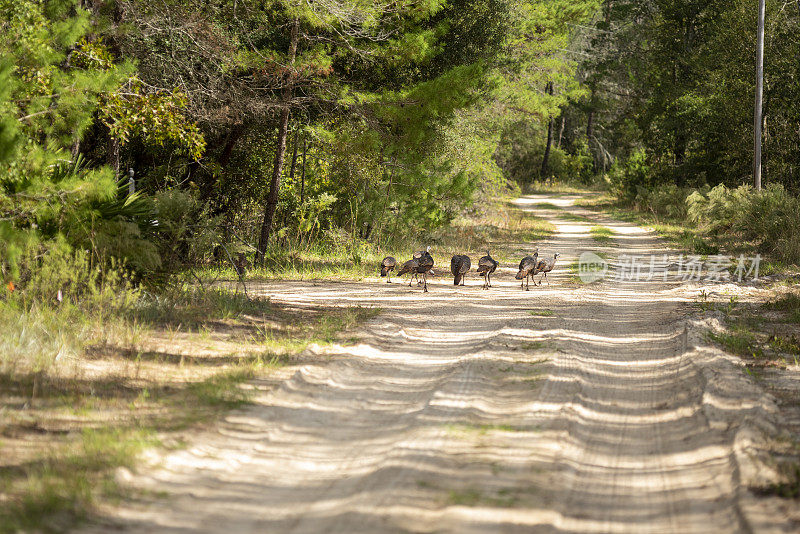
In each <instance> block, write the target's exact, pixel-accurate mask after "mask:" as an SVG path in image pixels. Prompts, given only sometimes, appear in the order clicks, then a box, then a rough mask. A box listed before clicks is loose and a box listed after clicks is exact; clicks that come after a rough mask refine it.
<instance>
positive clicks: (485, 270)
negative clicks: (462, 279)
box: [478, 250, 500, 289]
mask: <svg viewBox="0 0 800 534" xmlns="http://www.w3.org/2000/svg"><path fill="white" fill-rule="evenodd" d="M498 265H500V263H499V262H496V261H494V258H492V257H491V256H490V255H489V251H488V250H487V251H486V256H484V257H482V258H481V259H480V260H478V274H480V275H481V276H483V289H489V288H490V287H492V273H493V272H494V271H495V269H497V266H498Z"/></svg>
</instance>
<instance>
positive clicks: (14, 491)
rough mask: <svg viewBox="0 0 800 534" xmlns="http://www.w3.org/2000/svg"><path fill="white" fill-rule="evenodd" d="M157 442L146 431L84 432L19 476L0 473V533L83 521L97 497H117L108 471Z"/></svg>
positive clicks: (50, 528) (61, 526) (55, 528)
mask: <svg viewBox="0 0 800 534" xmlns="http://www.w3.org/2000/svg"><path fill="white" fill-rule="evenodd" d="M157 443H158V441H157V439H156V438H155V437H154V435H153V434H152V433H151V432H149V431H148V430H145V429H128V430H119V429H100V430H95V429H84V430H83V431H82V432H81V434H80V437H79V438H78V439H76V440H74V442H72V443H70V444H67V445H62V446H59V447H55V448H52V449H51V450H50V451H49V452H48V453H47V454H46V455H45V456H44V457H43V458H41V459H40V461H38V462H36V463H35V464H34V465H30V466H27V467H26V468H25V476H24V477H15V476H12V475H11V474H5V475H4V476H3V477H2V479H0V490H2V493H3V494H5V495H7V496H10V497H11V498H10V500H8V501H6V502H4V503H3V506H2V507H0V533H3V534H6V533H8V534H11V533H16V532H21V531H22V532H27V531H32V530H36V531H45V532H61V531H63V530H65V529H66V528H67V527H68V526H69V525H72V524H74V523H75V522H77V521H79V520H81V519H84V518H85V517H86V516H87V514H88V511H89V510H90V509H91V507H92V506H93V504H94V503H95V502H96V500H97V498H98V497H113V496H116V495H119V489H118V487H117V485H116V483H115V482H114V480H113V477H112V476H111V473H110V470H111V469H112V468H115V467H120V466H126V467H131V466H132V465H133V462H134V461H135V459H136V458H137V455H138V454H139V452H140V451H141V450H142V449H144V448H145V447H148V446H151V445H155V444H157Z"/></svg>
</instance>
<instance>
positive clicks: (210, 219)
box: [153, 189, 220, 272]
mask: <svg viewBox="0 0 800 534" xmlns="http://www.w3.org/2000/svg"><path fill="white" fill-rule="evenodd" d="M153 205H154V217H155V219H156V222H155V235H154V237H155V240H156V243H157V245H158V251H159V256H160V258H161V261H162V266H163V268H164V269H165V270H166V271H167V272H172V271H174V270H175V269H176V267H177V266H178V265H197V264H199V263H202V262H203V261H204V260H206V259H207V258H208V257H209V256H210V254H211V253H212V251H213V248H214V246H215V245H217V244H218V243H219V241H220V234H219V225H220V219H219V217H214V216H212V215H211V213H210V212H209V206H208V205H207V204H206V203H204V202H201V201H200V199H199V196H198V194H197V192H192V191H181V190H179V189H171V190H167V191H162V192H160V193H157V194H156V195H155V197H154V199H153Z"/></svg>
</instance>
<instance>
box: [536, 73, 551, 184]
mask: <svg viewBox="0 0 800 534" xmlns="http://www.w3.org/2000/svg"><path fill="white" fill-rule="evenodd" d="M544 92H545V93H548V94H549V95H550V96H553V82H549V83H548V84H547V87H545V89H544ZM552 144H553V118H552V117H550V120H549V121H548V123H547V144H546V145H545V146H544V157H543V158H542V169H541V171H540V172H539V177H540V178H542V179H546V178H547V163H548V160H549V159H550V147H551V145H552Z"/></svg>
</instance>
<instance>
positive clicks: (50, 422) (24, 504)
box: [0, 286, 379, 534]
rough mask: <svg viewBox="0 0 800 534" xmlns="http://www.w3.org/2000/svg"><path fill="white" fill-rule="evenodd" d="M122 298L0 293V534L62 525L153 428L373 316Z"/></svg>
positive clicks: (106, 495) (200, 414)
mask: <svg viewBox="0 0 800 534" xmlns="http://www.w3.org/2000/svg"><path fill="white" fill-rule="evenodd" d="M134 297H135V298H131V299H127V300H125V302H126V303H127V304H126V305H125V306H119V305H117V304H118V302H105V303H104V302H99V301H94V302H92V303H91V305H90V304H89V303H85V304H84V305H79V304H76V303H75V302H72V301H67V300H66V299H65V301H64V302H63V303H62V304H61V305H60V306H58V305H40V304H34V305H29V306H25V305H24V304H23V303H21V302H18V301H0V320H3V321H4V323H5V325H6V327H5V328H4V330H3V331H0V406H3V409H2V418H0V436H2V448H3V455H2V456H0V533H2V534H5V533H6V532H8V533H11V532H20V531H44V532H61V531H65V530H68V529H69V528H70V526H71V525H73V524H74V523H75V522H77V521H80V520H81V519H83V518H85V517H88V516H89V515H91V512H92V509H93V507H94V506H95V504H96V503H97V502H98V501H107V500H109V499H114V498H117V497H120V496H122V494H121V493H120V490H119V488H117V487H116V484H115V483H114V480H113V477H112V472H113V471H114V469H115V468H117V467H120V466H130V465H132V464H133V463H134V462H135V461H136V457H137V454H138V452H139V451H141V450H142V449H143V448H144V447H147V446H150V445H153V444H156V443H157V441H156V440H155V438H154V437H153V436H155V435H156V434H160V433H164V434H165V435H168V434H170V433H171V432H174V431H177V430H182V429H185V428H187V427H188V426H190V425H193V424H197V423H201V422H204V421H208V420H211V419H214V418H216V417H219V416H220V414H221V413H222V412H223V411H225V410H229V409H232V408H236V407H240V406H242V405H244V404H247V403H248V402H250V401H251V400H252V395H253V393H254V390H253V389H252V388H247V387H244V383H245V382H246V381H248V380H250V379H252V378H254V377H257V376H262V375H264V374H265V373H267V372H269V371H270V370H272V369H274V368H276V367H278V366H281V365H283V364H285V363H286V362H287V361H288V360H289V359H290V358H293V357H295V356H296V355H297V354H299V352H300V351H301V350H302V349H304V348H305V347H307V346H308V344H309V343H312V342H316V343H331V342H334V341H336V340H338V339H340V337H341V332H342V331H344V330H347V329H349V328H352V327H353V326H355V325H357V324H359V323H360V322H361V321H364V320H367V319H369V318H371V317H374V316H375V315H376V314H377V313H379V310H376V309H368V308H360V307H346V308H318V309H310V310H302V311H298V310H296V309H293V308H285V307H282V306H280V305H273V304H271V303H270V302H269V301H268V300H267V299H258V298H256V299H248V298H247V297H246V296H244V295H243V294H241V293H236V292H235V291H231V290H229V289H226V288H217V287H212V288H209V287H206V288H192V287H189V286H182V287H181V288H179V289H174V290H172V291H165V292H164V293H161V294H158V295H155V294H145V293H137V294H135V295H134ZM195 327H196V328H195ZM216 343H231V344H232V346H234V347H236V348H237V349H236V350H235V351H233V350H232V351H231V352H224V351H223V350H224V349H219V350H217V349H214V345H215V344H216ZM164 347H166V349H165V348H164ZM245 347H246V348H247V350H245ZM240 348H241V350H239V349H240ZM229 350H230V349H229ZM215 351H216V352H215ZM90 360H91V361H92V365H87V363H88V362H89V361H90Z"/></svg>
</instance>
